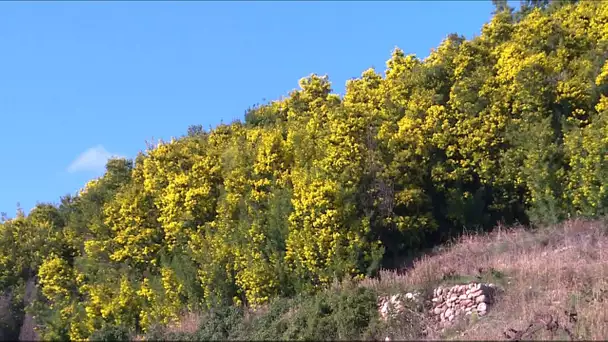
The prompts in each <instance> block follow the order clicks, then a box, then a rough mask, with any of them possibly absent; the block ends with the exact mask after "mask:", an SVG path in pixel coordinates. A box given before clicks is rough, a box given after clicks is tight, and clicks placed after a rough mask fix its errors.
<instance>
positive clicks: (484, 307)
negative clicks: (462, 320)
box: [477, 303, 488, 312]
mask: <svg viewBox="0 0 608 342" xmlns="http://www.w3.org/2000/svg"><path fill="white" fill-rule="evenodd" d="M487 309H488V305H487V304H486V303H479V305H477V311H478V312H481V311H486V310H487Z"/></svg>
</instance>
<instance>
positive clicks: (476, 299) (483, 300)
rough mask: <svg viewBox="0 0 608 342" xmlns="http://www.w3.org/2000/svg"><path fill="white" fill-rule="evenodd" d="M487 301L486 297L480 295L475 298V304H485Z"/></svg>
mask: <svg viewBox="0 0 608 342" xmlns="http://www.w3.org/2000/svg"><path fill="white" fill-rule="evenodd" d="M487 300H488V298H487V297H486V295H481V296H479V297H477V298H475V303H486V302H487Z"/></svg>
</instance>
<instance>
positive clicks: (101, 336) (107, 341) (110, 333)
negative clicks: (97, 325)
mask: <svg viewBox="0 0 608 342" xmlns="http://www.w3.org/2000/svg"><path fill="white" fill-rule="evenodd" d="M130 337H131V335H130V332H129V329H128V328H126V327H123V326H116V325H106V326H104V327H103V328H101V329H99V330H96V331H94V332H93V333H92V334H91V337H90V338H89V339H90V340H91V341H99V342H102V341H103V342H118V341H129V338H130Z"/></svg>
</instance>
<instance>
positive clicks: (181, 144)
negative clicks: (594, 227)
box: [0, 1, 608, 339]
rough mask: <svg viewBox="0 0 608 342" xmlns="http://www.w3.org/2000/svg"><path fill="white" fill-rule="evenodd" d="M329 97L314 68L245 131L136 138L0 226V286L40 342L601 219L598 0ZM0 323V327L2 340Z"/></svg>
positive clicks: (143, 324)
mask: <svg viewBox="0 0 608 342" xmlns="http://www.w3.org/2000/svg"><path fill="white" fill-rule="evenodd" d="M495 3H496V4H497V12H496V14H495V15H494V17H493V18H492V19H491V21H490V22H489V23H487V24H486V25H484V27H483V29H482V33H481V35H480V36H479V37H476V38H474V39H472V40H466V39H464V38H463V37H461V36H458V35H455V34H454V35H450V36H449V37H447V39H445V41H443V42H442V43H441V45H440V46H439V47H438V48H437V49H435V50H434V51H432V53H431V54H430V55H429V56H428V58H426V59H424V60H421V59H418V58H416V57H415V56H413V55H405V54H404V53H403V51H401V50H399V49H396V50H395V51H394V52H393V54H392V56H391V58H390V59H389V60H388V62H387V68H386V71H385V75H384V76H383V75H381V74H379V73H377V72H376V71H374V70H371V69H370V70H366V71H364V72H363V74H362V75H361V77H360V78H358V79H353V80H350V81H348V82H347V85H346V94H345V95H344V96H343V97H342V98H341V97H339V96H338V95H335V94H332V91H331V85H330V83H329V81H328V79H327V78H325V77H319V76H316V75H312V76H310V77H307V78H304V79H302V80H300V84H299V85H300V89H299V90H295V91H293V92H291V93H290V94H289V96H288V97H286V98H284V99H281V100H277V101H274V102H271V103H268V104H264V105H261V106H256V107H255V108H252V109H250V110H248V111H247V113H246V115H245V118H244V122H240V121H239V122H233V123H231V124H229V125H219V126H218V127H216V128H215V129H213V130H211V131H205V130H203V129H202V128H201V127H196V126H193V127H190V128H189V130H188V134H187V135H185V136H183V137H181V138H179V139H177V140H172V141H170V142H161V143H159V144H158V145H157V146H148V149H147V150H146V151H145V152H142V153H140V154H139V155H138V156H137V158H136V159H135V160H122V159H116V160H111V161H109V162H108V164H107V171H106V173H105V174H104V175H103V176H102V177H101V178H99V179H96V180H94V181H91V182H90V183H89V184H87V185H86V186H85V188H84V189H83V190H82V191H81V192H80V193H79V194H77V195H75V196H66V197H63V198H62V199H61V203H60V204H58V205H50V204H40V205H38V206H36V208H34V209H33V210H32V211H31V212H30V213H29V214H28V215H24V214H23V213H19V214H18V215H17V217H15V218H12V219H7V218H5V219H4V220H3V221H4V222H3V223H2V224H0V289H1V290H3V291H4V293H5V294H6V296H8V297H10V298H12V299H11V303H12V306H11V310H12V312H13V313H15V315H16V316H19V315H21V316H22V315H23V312H24V310H25V308H24V305H23V301H22V298H23V296H24V293H25V284H26V282H27V281H28V279H34V280H35V281H36V284H37V287H38V290H39V291H38V296H37V298H35V300H34V301H33V303H32V304H31V305H30V306H29V307H28V309H27V310H29V311H30V312H31V313H32V314H33V315H34V317H35V321H36V323H37V325H38V326H39V328H40V334H41V336H42V337H43V338H44V339H68V338H69V339H84V338H88V337H90V336H91V334H93V333H94V332H95V331H97V330H99V329H103V328H104V327H107V326H125V327H129V328H130V329H132V330H133V331H147V330H149V329H151V328H152V327H153V326H154V325H155V324H158V323H170V322H171V321H173V320H176V319H177V318H178V316H179V314H180V312H182V311H183V310H203V309H204V308H208V307H214V306H225V305H233V304H237V305H249V306H256V305H260V304H264V303H266V302H267V301H268V300H269V299H271V298H273V297H277V296H292V295H294V294H297V293H306V292H313V291H315V290H316V289H319V288H322V287H324V286H326V285H327V284H329V283H331V282H332V281H334V280H336V279H344V278H355V279H356V278H360V277H363V276H366V275H373V274H374V272H375V271H376V270H378V269H379V267H381V266H382V265H384V266H385V267H390V266H391V265H392V263H393V261H394V260H399V258H400V257H402V256H404V255H408V254H411V253H412V252H414V251H417V250H419V249H420V248H424V247H427V246H432V245H434V244H437V243H440V242H442V241H445V240H446V239H449V238H450V237H453V236H454V235H455V234H458V233H460V232H461V231H462V230H463V228H466V229H491V228H492V227H493V226H495V225H496V224H497V223H498V222H504V223H506V224H510V223H514V222H520V223H530V222H532V223H553V222H557V221H559V220H562V219H564V218H567V217H570V216H586V217H594V216H601V215H604V214H605V211H606V209H607V208H608V186H607V184H606V179H608V161H607V160H606V155H607V153H608V63H606V59H607V57H608V3H607V2H601V1H588V2H587V1H581V2H578V3H576V4H571V3H569V2H568V1H560V2H553V3H548V2H546V1H531V2H529V4H528V5H527V6H523V7H522V8H521V9H520V10H519V11H517V12H515V11H513V10H512V9H510V8H508V7H507V6H506V4H505V3H504V2H501V1H495ZM3 329H5V330H4V331H9V330H6V329H8V328H7V327H5V328H3Z"/></svg>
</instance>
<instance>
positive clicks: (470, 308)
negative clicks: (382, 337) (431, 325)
mask: <svg viewBox="0 0 608 342" xmlns="http://www.w3.org/2000/svg"><path fill="white" fill-rule="evenodd" d="M495 294H496V286H495V285H494V284H481V283H471V284H466V285H454V286H452V287H438V288H436V289H434V290H433V298H432V299H431V300H430V302H429V301H428V299H427V301H424V299H423V298H421V297H422V296H421V295H420V293H417V292H408V293H406V294H404V295H403V294H395V295H390V296H382V297H379V298H378V313H379V314H380V317H381V318H382V319H383V320H385V321H386V320H388V319H389V318H391V317H396V316H397V315H399V314H400V313H403V311H404V310H405V308H406V307H411V305H412V304H414V305H422V303H423V301H424V302H426V303H427V305H425V307H427V308H428V303H430V304H431V309H430V310H429V312H428V313H429V315H430V317H431V318H432V319H433V320H435V321H437V322H440V323H444V324H448V323H450V322H452V321H454V320H455V319H456V318H458V317H462V316H468V315H472V314H476V315H479V316H484V315H485V314H486V313H487V312H488V310H489V307H490V305H492V304H493V303H494V298H495Z"/></svg>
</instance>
